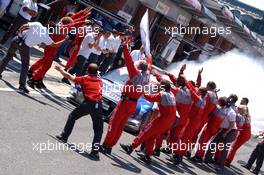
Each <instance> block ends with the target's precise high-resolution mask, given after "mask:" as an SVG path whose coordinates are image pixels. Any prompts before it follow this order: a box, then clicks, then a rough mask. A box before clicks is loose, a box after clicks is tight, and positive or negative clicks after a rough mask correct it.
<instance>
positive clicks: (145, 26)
mask: <svg viewBox="0 0 264 175" xmlns="http://www.w3.org/2000/svg"><path fill="white" fill-rule="evenodd" d="M140 36H141V42H142V44H143V46H144V48H145V53H146V55H150V40H149V17H148V10H147V11H146V13H145V14H144V16H143V17H142V19H141V22H140Z"/></svg>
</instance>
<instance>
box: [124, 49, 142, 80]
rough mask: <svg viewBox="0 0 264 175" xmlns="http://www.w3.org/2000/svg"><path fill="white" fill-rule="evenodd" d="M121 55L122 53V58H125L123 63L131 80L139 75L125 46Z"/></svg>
mask: <svg viewBox="0 0 264 175" xmlns="http://www.w3.org/2000/svg"><path fill="white" fill-rule="evenodd" d="M123 53H124V58H125V63H126V67H127V71H128V75H129V78H133V77H134V76H136V75H137V74H138V73H139V71H138V70H137V68H136V66H135V65H134V62H133V59H132V57H131V55H130V52H129V50H128V48H127V45H123Z"/></svg>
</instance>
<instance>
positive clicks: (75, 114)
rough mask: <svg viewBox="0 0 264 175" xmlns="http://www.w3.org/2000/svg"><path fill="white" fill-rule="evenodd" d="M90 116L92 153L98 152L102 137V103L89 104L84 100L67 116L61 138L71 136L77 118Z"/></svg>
mask: <svg viewBox="0 0 264 175" xmlns="http://www.w3.org/2000/svg"><path fill="white" fill-rule="evenodd" d="M88 114H90V116H91V118H92V122H93V130H94V138H93V143H92V144H93V146H92V151H93V152H98V151H99V144H100V142H101V139H102V135H103V125H104V121H103V113H102V102H90V101H87V100H85V101H84V102H83V103H82V104H81V105H80V106H78V107H77V108H75V109H74V110H73V111H72V112H71V113H70V115H69V117H68V120H67V122H66V124H65V127H64V129H63V132H62V134H61V136H62V137H63V138H65V139H68V137H69V136H70V135H71V132H72V129H73V127H74V124H75V121H76V120H78V119H79V118H81V117H83V116H85V115H88Z"/></svg>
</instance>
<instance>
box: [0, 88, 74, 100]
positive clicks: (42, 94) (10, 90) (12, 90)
mask: <svg viewBox="0 0 264 175" xmlns="http://www.w3.org/2000/svg"><path fill="white" fill-rule="evenodd" d="M0 92H19V90H18V89H12V88H0ZM29 95H34V96H51V97H55V96H56V97H61V98H66V97H68V96H69V95H68V94H67V95H66V94H55V95H53V94H50V93H48V92H38V91H35V90H31V91H30V92H29Z"/></svg>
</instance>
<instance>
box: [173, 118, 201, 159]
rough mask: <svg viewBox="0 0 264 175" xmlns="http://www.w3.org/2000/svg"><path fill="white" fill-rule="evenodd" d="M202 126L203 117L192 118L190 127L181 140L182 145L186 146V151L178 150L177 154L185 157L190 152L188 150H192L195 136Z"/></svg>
mask: <svg viewBox="0 0 264 175" xmlns="http://www.w3.org/2000/svg"><path fill="white" fill-rule="evenodd" d="M200 125H201V116H191V117H190V122H189V124H188V126H187V127H186V129H185V132H184V134H183V136H182V138H181V140H182V143H183V144H185V145H186V147H185V148H186V149H181V150H180V149H178V150H177V151H176V153H175V154H177V155H181V156H184V155H185V154H186V152H187V151H188V148H190V149H192V148H193V146H194V144H195V142H194V143H193V138H194V137H195V134H196V133H197V132H198V133H199V131H200V130H199V129H200Z"/></svg>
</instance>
